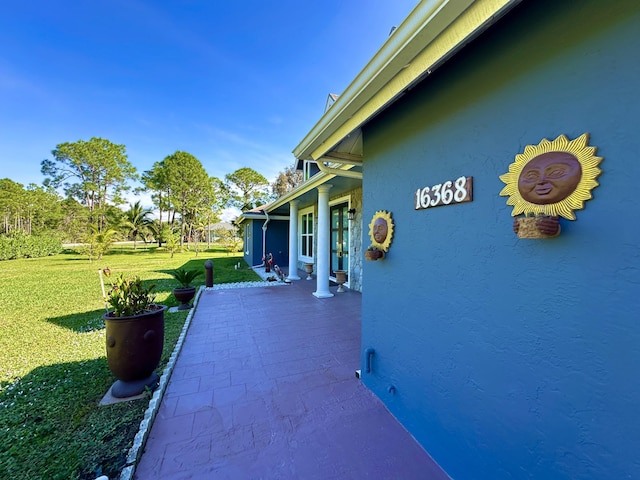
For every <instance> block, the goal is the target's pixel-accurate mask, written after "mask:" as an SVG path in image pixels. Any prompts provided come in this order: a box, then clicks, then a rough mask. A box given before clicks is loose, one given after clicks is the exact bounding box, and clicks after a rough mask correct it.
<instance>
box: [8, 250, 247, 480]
mask: <svg viewBox="0 0 640 480" xmlns="http://www.w3.org/2000/svg"><path fill="white" fill-rule="evenodd" d="M208 258H211V259H213V261H214V280H215V283H228V282H238V281H254V280H259V277H258V275H257V274H256V273H255V272H253V271H251V270H248V269H241V270H235V269H234V265H235V264H237V263H238V261H240V260H241V257H240V256H237V255H236V256H229V255H227V254H226V253H224V252H223V251H222V250H215V249H213V250H208V251H205V252H200V254H199V256H198V257H196V256H195V254H194V253H193V252H183V253H176V254H175V255H174V256H173V258H171V257H170V255H169V254H168V253H167V252H165V251H163V250H162V249H158V250H156V249H155V248H147V247H144V246H141V245H138V248H137V250H136V251H134V250H133V249H132V248H131V247H130V246H117V247H115V248H114V249H113V250H112V252H111V253H110V254H108V255H106V256H105V257H104V258H103V259H102V260H100V261H93V262H89V261H88V260H87V258H86V257H82V256H80V255H78V254H76V253H74V252H67V253H63V254H60V255H57V256H54V257H47V258H39V259H20V260H10V261H3V262H0V478H20V479H40V478H43V479H44V478H46V479H52V480H53V479H65V480H67V479H94V478H95V477H97V476H98V475H101V474H104V475H108V476H109V477H110V478H115V477H117V475H118V474H119V472H120V470H121V469H122V467H123V466H124V461H125V458H126V454H127V452H128V450H129V448H130V446H131V444H132V441H133V437H134V436H135V434H136V432H137V431H138V428H139V424H140V421H141V420H142V418H143V415H144V412H145V410H146V409H147V407H148V403H149V398H145V399H141V400H135V401H128V402H122V403H118V404H114V405H108V406H99V405H98V402H99V401H100V400H101V398H102V397H103V396H104V394H105V393H106V392H107V390H108V389H109V387H110V386H111V384H112V383H113V382H114V381H115V380H116V379H115V377H114V376H113V375H112V374H111V372H110V371H109V369H108V367H107V361H106V357H105V339H104V321H103V320H102V314H103V313H105V307H104V301H103V298H102V292H101V288H100V280H99V276H98V270H99V269H100V268H105V267H109V268H110V269H111V271H112V274H115V275H117V274H119V273H124V274H125V275H139V276H140V277H141V278H142V279H143V280H145V281H149V282H150V283H153V284H155V285H156V288H155V290H154V291H155V292H156V293H157V297H156V302H158V303H163V304H165V305H169V306H174V305H177V304H178V303H177V302H176V300H175V298H174V297H173V295H172V294H171V291H172V289H173V288H174V287H177V286H178V285H177V283H176V282H175V280H174V279H173V278H172V277H171V276H170V275H169V273H168V272H169V271H170V270H172V269H175V268H178V267H185V268H187V269H201V270H203V271H204V262H205V260H206V259H208ZM108 281H109V280H108V279H106V282H107V284H106V285H105V287H106V288H108V286H109V284H108ZM202 284H204V275H201V276H200V277H199V278H198V279H197V280H196V281H195V282H194V285H202ZM187 314H188V312H187V311H182V312H178V313H167V314H166V315H165V347H164V352H163V358H162V360H161V363H160V366H159V367H158V373H159V374H161V372H162V369H163V368H164V365H166V363H167V361H168V360H169V357H170V356H171V352H172V351H173V348H174V346H175V343H176V341H177V339H178V336H179V335H180V332H181V330H182V326H183V325H184V321H185V319H186V317H187Z"/></svg>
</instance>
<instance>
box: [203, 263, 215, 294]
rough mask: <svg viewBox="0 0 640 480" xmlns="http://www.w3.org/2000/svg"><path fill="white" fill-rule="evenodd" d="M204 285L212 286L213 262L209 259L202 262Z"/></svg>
mask: <svg viewBox="0 0 640 480" xmlns="http://www.w3.org/2000/svg"><path fill="white" fill-rule="evenodd" d="M204 285H205V287H208V288H211V287H213V262H212V261H211V259H209V260H207V261H206V262H204Z"/></svg>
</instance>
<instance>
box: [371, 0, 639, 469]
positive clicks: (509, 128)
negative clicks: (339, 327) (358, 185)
mask: <svg viewBox="0 0 640 480" xmlns="http://www.w3.org/2000/svg"><path fill="white" fill-rule="evenodd" d="M579 3H580V5H579V8H577V2H569V1H554V2H548V1H535V2H523V4H521V5H520V6H518V7H517V8H516V9H515V10H514V11H513V12H511V13H510V14H509V15H508V16H507V17H505V18H504V19H503V20H502V21H501V22H500V23H499V24H498V25H496V26H494V27H492V28H491V29H490V30H489V31H488V32H485V34H484V35H483V36H482V37H481V38H479V39H478V40H477V41H475V42H474V43H473V44H471V45H469V46H467V47H466V48H465V49H464V50H463V51H462V52H460V53H459V54H458V55H457V56H456V57H454V58H453V59H452V60H451V61H450V62H449V63H447V64H446V65H445V66H443V67H442V68H441V69H439V70H437V71H436V72H435V73H434V74H433V75H432V76H431V77H430V78H429V79H427V80H426V81H424V82H423V83H422V84H421V85H420V86H418V87H416V88H415V89H413V90H411V91H409V92H408V93H407V94H406V95H405V96H404V97H403V98H402V99H401V100H400V101H399V102H398V103H397V104H396V105H395V106H394V107H392V108H391V109H389V110H387V111H386V112H385V113H383V114H382V115H380V116H378V117H377V118H376V119H375V120H374V121H373V122H372V123H371V124H369V125H368V126H366V127H365V129H364V151H365V164H364V181H363V204H364V207H363V216H364V218H365V222H366V223H368V221H369V220H368V219H371V217H372V216H373V214H374V212H375V211H377V210H383V209H384V210H388V211H390V212H392V215H393V219H394V223H395V235H394V239H393V243H392V244H391V248H390V251H389V253H388V255H387V258H385V259H384V260H383V261H377V262H365V266H364V275H363V293H362V295H363V297H362V300H363V302H362V303H363V316H362V330H363V333H362V347H363V350H364V349H365V348H367V347H372V348H374V349H375V351H376V353H375V356H374V362H373V371H372V373H371V374H369V375H366V374H365V375H363V377H362V378H363V381H364V382H365V383H366V385H367V386H368V387H369V388H371V389H372V390H373V392H374V393H375V394H376V395H378V396H379V397H380V398H381V399H382V400H383V401H384V402H385V404H386V405H387V407H388V408H389V409H390V411H391V412H392V413H393V414H394V415H395V416H396V417H397V418H398V419H399V420H400V421H401V422H402V423H403V424H404V425H405V426H406V428H407V429H408V430H409V431H410V432H411V433H412V434H413V435H414V436H415V437H416V439H417V440H418V441H419V442H420V443H421V444H422V445H423V446H424V447H425V449H426V450H427V451H428V452H429V453H430V454H431V455H432V456H433V457H434V458H435V460H436V461H437V462H438V463H439V464H440V465H441V466H442V467H443V468H444V469H445V470H446V471H447V473H449V475H451V476H452V477H453V478H455V479H492V480H495V479H502V478H518V479H522V478H535V479H601V478H607V479H608V478H611V479H613V478H615V479H620V478H640V456H639V455H638V451H640V434H639V433H638V432H640V415H639V414H638V406H639V405H640V383H639V382H638V381H637V372H638V371H640V322H639V320H640V248H639V243H640V241H639V236H640V218H639V217H640V215H639V214H638V206H637V204H638V190H637V186H638V178H640V160H639V159H638V156H639V152H640V134H639V126H638V125H639V118H640V95H639V94H638V89H639V88H640V55H639V54H638V52H640V35H638V32H640V2H637V1H616V2H598V1H583V2H579ZM585 132H589V133H590V134H591V139H590V145H593V146H596V147H598V155H600V156H602V157H604V161H603V162H602V163H601V165H600V166H601V169H602V171H603V173H602V175H601V176H600V177H599V183H600V186H599V187H597V188H595V189H594V190H593V196H594V198H593V199H591V200H589V201H587V202H586V204H585V209H584V210H578V211H577V212H576V214H577V220H576V221H573V222H571V221H565V220H562V233H561V235H560V237H558V238H555V239H551V240H524V239H518V238H517V237H516V236H515V235H514V233H513V231H512V217H511V210H512V208H511V207H509V206H507V205H506V197H501V196H499V192H500V190H501V189H502V188H503V187H504V184H503V183H502V182H501V181H500V179H499V178H498V177H499V175H501V174H503V173H505V172H506V171H507V169H508V165H509V164H510V163H511V162H512V161H513V159H514V156H515V155H516V154H517V153H520V152H522V151H523V149H524V147H525V145H528V144H537V143H539V142H540V140H541V139H542V138H549V139H555V138H556V137H557V136H558V135H560V134H566V135H567V136H568V137H569V138H570V139H574V138H576V137H578V136H579V135H581V134H583V133H585ZM461 175H465V176H473V177H474V199H473V202H471V203H466V204H460V205H450V206H442V207H436V208H431V209H428V210H422V211H416V210H414V192H415V191H416V189H418V188H420V187H424V186H430V185H433V184H436V183H440V182H442V181H445V180H453V179H455V178H457V177H459V176H461ZM365 246H366V245H365ZM363 360H364V358H363ZM390 385H393V386H395V388H396V390H395V393H389V392H388V387H389V386H390Z"/></svg>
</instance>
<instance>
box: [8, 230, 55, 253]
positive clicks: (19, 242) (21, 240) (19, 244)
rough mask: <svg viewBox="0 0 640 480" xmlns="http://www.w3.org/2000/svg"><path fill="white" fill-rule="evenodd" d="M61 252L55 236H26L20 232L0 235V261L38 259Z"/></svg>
mask: <svg viewBox="0 0 640 480" xmlns="http://www.w3.org/2000/svg"><path fill="white" fill-rule="evenodd" d="M61 251H62V242H61V241H60V239H59V238H58V237H57V236H55V235H27V234H26V233H24V232H23V231H22V230H18V231H15V232H12V233H10V234H8V235H0V260H13V259H16V258H40V257H47V256H49V255H56V254H58V253H60V252H61Z"/></svg>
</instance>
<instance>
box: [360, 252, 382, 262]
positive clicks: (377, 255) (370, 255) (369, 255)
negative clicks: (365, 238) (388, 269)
mask: <svg viewBox="0 0 640 480" xmlns="http://www.w3.org/2000/svg"><path fill="white" fill-rule="evenodd" d="M364 258H365V259H366V260H369V261H376V260H379V259H381V258H384V252H383V251H382V250H365V251H364Z"/></svg>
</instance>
